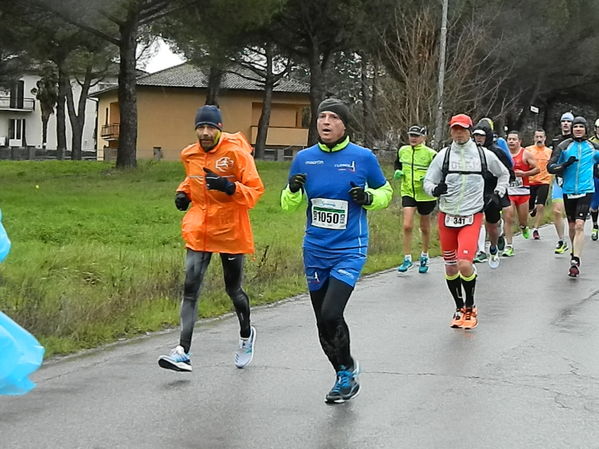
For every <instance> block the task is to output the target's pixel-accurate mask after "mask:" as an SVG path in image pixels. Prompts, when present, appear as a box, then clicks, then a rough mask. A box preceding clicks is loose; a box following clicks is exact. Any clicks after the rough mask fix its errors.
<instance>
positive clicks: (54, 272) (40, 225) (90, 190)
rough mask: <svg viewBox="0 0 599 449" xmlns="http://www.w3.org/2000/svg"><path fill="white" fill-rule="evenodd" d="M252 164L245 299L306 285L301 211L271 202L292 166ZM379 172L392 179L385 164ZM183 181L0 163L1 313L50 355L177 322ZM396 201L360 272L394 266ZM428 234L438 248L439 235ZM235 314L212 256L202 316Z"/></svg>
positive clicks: (147, 168)
mask: <svg viewBox="0 0 599 449" xmlns="http://www.w3.org/2000/svg"><path fill="white" fill-rule="evenodd" d="M258 169H259V171H260V174H261V177H262V179H263V181H264V184H265V186H266V193H265V194H264V196H263V197H262V198H261V200H260V201H259V203H258V205H257V206H256V208H255V209H253V210H252V224H253V229H254V234H255V240H256V253H255V254H254V255H251V256H249V257H248V258H247V261H246V271H245V283H244V287H245V289H246V291H247V292H248V294H249V296H250V298H251V302H252V304H253V305H256V304H264V303H270V302H273V301H277V300H280V299H283V298H286V297H289V296H293V295H296V294H298V293H301V292H305V291H306V286H305V281H304V278H303V276H302V273H303V270H302V261H301V242H302V238H303V231H304V223H305V211H304V210H299V211H297V212H295V213H292V214H286V213H283V212H282V211H281V210H280V207H279V195H280V190H281V188H282V187H283V186H284V185H285V184H286V178H287V172H288V169H289V164H288V163H286V164H284V163H275V162H260V163H259V164H258ZM384 169H385V172H386V174H387V176H388V178H390V175H391V173H392V168H391V167H390V166H389V167H384ZM183 176H184V173H183V168H182V166H181V164H180V163H175V162H172V163H170V162H164V161H162V162H159V163H153V162H142V163H140V165H139V167H138V168H137V169H135V170H130V171H117V170H115V169H113V168H112V166H111V165H108V164H105V163H101V162H74V161H62V162H60V161H47V162H29V161H19V162H12V161H1V162H0V179H2V186H1V188H0V208H2V212H3V215H4V225H5V227H6V229H7V231H8V234H9V236H10V238H11V240H12V242H13V247H12V251H11V254H10V255H9V257H8V258H7V259H6V261H5V262H4V263H3V264H0V310H2V311H4V312H5V313H7V314H8V315H9V316H11V317H12V318H13V319H14V320H15V321H17V322H18V323H20V324H21V325H22V326H24V327H25V328H27V329H28V330H30V331H31V332H32V333H33V334H34V335H36V336H37V337H38V338H39V340H40V341H41V342H42V344H43V345H44V346H45V347H46V350H47V353H46V354H47V356H52V355H55V354H63V353H69V352H73V351H77V350H80V349H84V348H91V347H95V346H98V345H101V344H104V343H108V342H111V341H115V340H117V339H119V338H126V337H130V336H134V335H138V334H141V333H144V332H149V331H155V330H159V329H162V328H165V327H172V326H176V325H178V320H179V303H180V296H181V291H182V284H183V263H184V255H185V252H184V246H183V242H182V239H181V237H180V221H181V218H182V216H183V213H181V212H179V211H177V210H176V209H175V207H174V204H173V198H174V192H175V189H176V187H177V185H178V184H179V182H180V181H181V180H182V179H183ZM393 186H394V188H395V189H397V187H398V186H397V184H396V183H395V182H393ZM396 193H397V192H396ZM399 204H400V199H399V195H397V194H396V195H395V197H394V200H393V203H392V204H391V206H390V207H389V208H388V209H386V210H384V211H375V212H373V213H370V214H369V217H370V226H371V245H370V251H369V258H368V262H367V264H366V266H365V269H364V272H363V273H364V274H368V273H372V272H375V271H380V270H382V269H386V268H389V267H392V266H396V265H397V264H398V263H399V262H400V260H401V258H402V255H401V253H402V251H401V219H400V207H399ZM548 209H549V208H548ZM433 228H436V226H433ZM414 237H415V241H414V244H413V248H414V251H415V252H418V250H419V243H418V242H417V241H416V240H417V238H418V232H417V231H415V232H414ZM432 241H433V247H432V248H431V255H438V254H439V250H438V243H437V238H436V231H435V232H434V234H433V239H432ZM415 255H416V254H415ZM231 310H232V305H231V301H230V299H229V298H228V297H227V296H226V294H225V292H224V288H223V281H222V270H221V267H220V263H219V260H218V258H214V260H213V263H212V265H211V267H210V270H209V271H208V274H207V275H206V279H205V281H204V287H203V290H202V294H201V302H200V316H201V317H213V316H217V315H220V314H223V313H226V312H229V311H231Z"/></svg>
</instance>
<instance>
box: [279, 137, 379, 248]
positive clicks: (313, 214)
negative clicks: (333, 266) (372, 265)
mask: <svg viewBox="0 0 599 449" xmlns="http://www.w3.org/2000/svg"><path fill="white" fill-rule="evenodd" d="M299 173H305V174H306V184H305V186H304V189H305V194H306V195H307V199H308V208H307V210H306V215H307V221H306V234H305V237H304V248H306V249H318V250H329V251H339V250H351V251H352V252H355V250H356V248H359V249H360V251H359V252H361V253H363V254H366V249H367V247H368V221H367V218H366V210H365V209H364V208H363V207H362V206H360V205H359V204H356V203H355V202H354V201H352V199H351V198H350V196H349V190H350V189H351V188H352V184H351V183H352V182H353V183H355V184H357V185H358V186H361V187H364V188H366V187H369V188H372V189H377V188H379V187H382V186H383V185H385V184H386V182H387V180H386V179H385V175H384V174H383V171H382V170H381V167H380V165H379V163H378V160H377V159H376V157H375V155H374V154H373V153H372V151H370V150H369V149H367V148H363V147H360V146H358V145H355V144H353V143H349V144H348V145H347V146H346V147H345V148H343V149H342V150H339V151H334V152H330V153H329V152H325V151H322V150H321V149H320V148H319V147H318V145H314V146H312V147H309V148H306V149H305V150H302V151H300V152H299V153H298V154H297V156H296V157H295V159H294V160H293V163H292V164H291V170H290V172H289V174H290V176H292V175H295V174H299ZM362 250H363V251H362Z"/></svg>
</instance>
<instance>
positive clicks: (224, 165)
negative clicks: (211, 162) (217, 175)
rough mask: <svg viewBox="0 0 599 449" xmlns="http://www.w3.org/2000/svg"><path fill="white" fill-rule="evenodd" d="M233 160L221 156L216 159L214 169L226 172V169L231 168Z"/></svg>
mask: <svg viewBox="0 0 599 449" xmlns="http://www.w3.org/2000/svg"><path fill="white" fill-rule="evenodd" d="M234 164H235V162H233V159H231V158H228V157H227V156H225V157H221V158H220V159H219V160H217V161H216V169H217V170H218V171H222V172H226V171H227V170H228V169H230V168H232V167H233V165H234Z"/></svg>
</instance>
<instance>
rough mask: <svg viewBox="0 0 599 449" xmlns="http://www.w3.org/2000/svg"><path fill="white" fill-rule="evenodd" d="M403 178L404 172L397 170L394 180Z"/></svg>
mask: <svg viewBox="0 0 599 449" xmlns="http://www.w3.org/2000/svg"><path fill="white" fill-rule="evenodd" d="M402 176H403V172H402V171H401V170H395V173H393V179H401V177H402Z"/></svg>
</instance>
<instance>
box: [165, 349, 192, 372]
mask: <svg viewBox="0 0 599 449" xmlns="http://www.w3.org/2000/svg"><path fill="white" fill-rule="evenodd" d="M158 365H160V367H161V368H166V369H172V370H173V371H184V372H191V358H190V357H189V354H186V353H185V350H184V349H183V346H177V347H176V348H175V349H173V350H172V351H171V353H170V354H169V355H161V356H160V357H159V358H158Z"/></svg>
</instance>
